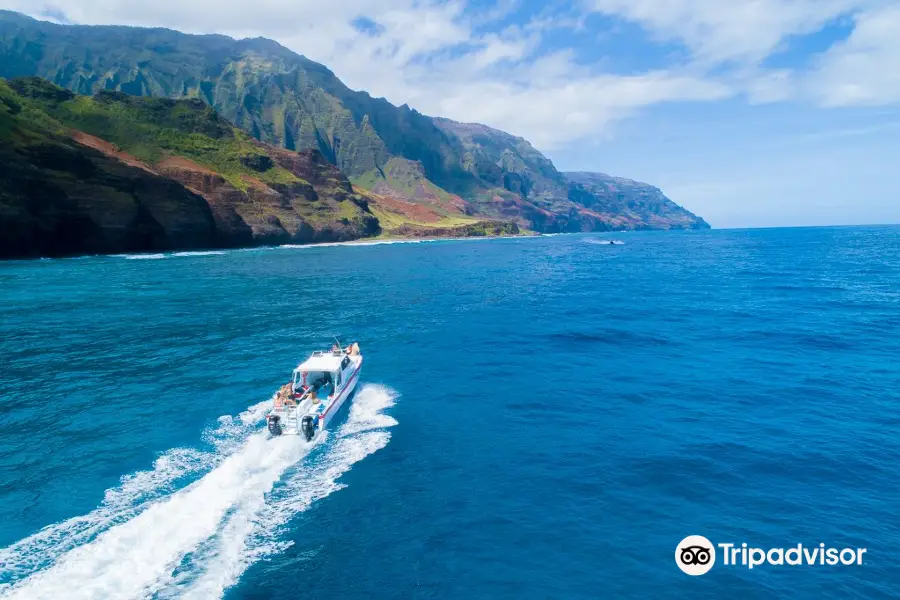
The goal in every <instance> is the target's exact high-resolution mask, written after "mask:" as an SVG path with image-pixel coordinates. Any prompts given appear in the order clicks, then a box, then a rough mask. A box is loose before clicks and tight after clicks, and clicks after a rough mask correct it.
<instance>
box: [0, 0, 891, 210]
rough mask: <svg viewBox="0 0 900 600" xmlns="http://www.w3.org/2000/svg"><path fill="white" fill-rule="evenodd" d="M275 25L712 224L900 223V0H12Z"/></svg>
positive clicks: (244, 28) (137, 21)
mask: <svg viewBox="0 0 900 600" xmlns="http://www.w3.org/2000/svg"><path fill="white" fill-rule="evenodd" d="M0 8H7V9H11V10H17V11H20V12H24V13H26V14H30V15H31V16H34V17H36V18H41V19H44V20H53V21H57V22H64V23H78V24H123V25H139V26H161V27H170V28H172V29H177V30H180V31H185V32H190V33H223V34H227V35H231V36H234V37H239V38H240V37H256V36H264V37H268V38H272V39H274V40H277V41H278V42H280V43H281V44H283V45H284V46H287V47H288V48H290V49H292V50H294V51H296V52H298V53H300V54H303V55H305V56H307V57H308V58H310V59H312V60H316V61H318V62H321V63H324V64H325V65H327V66H328V67H329V68H330V69H331V70H332V71H334V73H335V74H336V75H337V76H338V77H340V78H341V79H342V80H343V81H344V83H346V84H347V85H348V86H350V87H351V88H354V89H361V90H365V91H368V92H369V93H371V94H372V95H373V96H376V97H385V98H387V99H388V100H389V101H391V102H393V103H394V104H397V105H400V104H408V105H410V106H411V107H413V108H416V109H417V110H419V111H420V112H422V113H425V114H429V115H433V116H444V117H449V118H452V119H455V120H458V121H466V122H479V123H484V124H487V125H490V126H492V127H496V128H498V129H502V130H504V131H507V132H509V133H512V134H515V135H518V136H522V137H524V138H525V139H527V140H529V141H530V142H531V143H532V144H533V145H534V146H535V147H536V148H537V149H538V150H540V151H542V152H543V153H544V154H546V155H547V156H548V157H549V158H550V159H551V160H552V161H553V162H554V164H555V165H556V166H557V168H559V169H560V170H587V171H601V172H605V173H610V174H613V175H619V176H623V177H630V178H632V179H637V180H641V181H646V182H649V183H652V184H654V185H657V186H659V187H660V188H662V190H663V191H664V192H665V193H666V194H667V195H668V196H669V197H670V198H672V199H673V200H674V201H676V202H678V203H679V204H681V205H683V206H685V207H687V208H688V209H690V210H692V211H693V212H695V213H697V214H699V215H701V216H703V217H704V218H706V220H707V221H709V222H710V223H711V224H712V225H713V226H714V227H764V226H793V225H833V224H869V223H900V192H898V191H897V186H896V184H895V181H894V179H895V177H894V174H895V173H897V174H900V33H898V32H900V0H572V1H570V2H558V1H556V0H451V1H444V2H437V1H431V0H327V1H323V0H253V1H252V2H247V1H246V0H215V1H213V0H154V1H153V2H134V1H133V0H54V1H53V3H50V4H41V3H40V2H39V1H37V2H36V1H35V0H0Z"/></svg>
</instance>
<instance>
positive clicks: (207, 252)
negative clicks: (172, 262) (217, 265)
mask: <svg viewBox="0 0 900 600" xmlns="http://www.w3.org/2000/svg"><path fill="white" fill-rule="evenodd" d="M225 253H226V251H225V250H195V251H193V252H175V253H174V254H172V256H216V255H218V254H225Z"/></svg>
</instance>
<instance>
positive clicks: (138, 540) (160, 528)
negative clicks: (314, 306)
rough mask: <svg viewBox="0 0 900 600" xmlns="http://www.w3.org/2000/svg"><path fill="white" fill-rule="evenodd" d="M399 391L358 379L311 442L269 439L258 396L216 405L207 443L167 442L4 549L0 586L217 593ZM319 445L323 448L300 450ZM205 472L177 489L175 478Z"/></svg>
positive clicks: (328, 486) (344, 460)
mask: <svg viewBox="0 0 900 600" xmlns="http://www.w3.org/2000/svg"><path fill="white" fill-rule="evenodd" d="M395 397H396V394H395V393H394V392H393V391H391V390H390V389H388V388H385V387H382V386H372V385H370V386H365V387H363V388H361V389H360V390H359V391H358V392H357V394H356V398H355V399H354V401H353V403H352V404H351V409H350V415H349V417H348V419H347V421H346V423H344V425H343V426H341V427H340V428H339V429H338V430H337V431H335V432H330V433H329V434H328V435H326V436H324V437H323V438H321V439H320V440H318V441H317V443H316V444H309V443H307V442H305V441H304V440H303V439H302V438H300V437H297V436H284V437H280V438H274V439H269V438H268V434H267V433H266V432H265V430H264V429H261V427H260V420H261V419H262V416H263V415H264V414H265V411H266V409H267V408H268V406H269V405H270V404H269V402H263V403H260V404H257V405H255V406H252V407H250V408H249V409H248V410H247V411H245V412H244V413H242V414H241V415H239V416H238V417H237V418H235V417H221V418H220V419H219V424H218V427H216V428H215V429H213V430H211V431H209V432H207V434H206V436H205V437H206V438H207V440H208V441H210V442H211V443H212V444H213V446H214V447H215V451H213V452H200V451H196V450H190V449H176V450H171V451H169V452H167V453H166V454H164V455H163V456H161V457H160V458H159V459H158V460H157V461H156V464H154V469H153V470H151V471H146V472H139V473H135V474H133V475H129V476H127V477H125V478H123V481H122V485H121V486H120V487H118V488H115V489H113V490H110V491H108V492H107V494H106V498H105V499H104V502H103V504H102V505H101V506H100V507H99V508H98V509H97V510H95V511H93V512H91V513H89V514H88V515H85V516H82V517H76V518H73V519H69V520H67V521H64V522H61V523H58V524H56V525H51V526H49V527H47V528H45V529H43V530H41V531H40V532H38V533H36V534H35V535H33V536H30V537H28V538H25V539H23V540H21V541H19V542H17V543H15V544H13V545H12V546H9V547H8V548H5V549H3V550H0V577H2V578H3V579H7V580H9V579H12V580H14V581H15V583H14V584H11V585H10V584H8V585H6V587H5V588H0V597H3V598H27V599H40V598H73V599H75V598H111V597H115V598H147V597H151V596H158V597H173V596H189V597H196V598H212V597H219V596H221V595H222V594H223V593H224V591H225V590H226V589H227V588H228V587H229V586H231V585H233V584H234V583H235V582H236V581H237V580H238V578H239V577H240V575H241V574H242V573H243V572H244V571H245V570H246V568H247V567H248V566H250V565H251V564H253V563H254V562H256V561H257V560H259V559H261V558H263V557H266V556H271V555H272V554H274V553H277V552H279V551H281V550H282V549H283V548H285V547H286V546H287V544H285V543H284V542H281V541H279V537H280V535H281V533H283V530H284V526H285V525H286V524H287V523H288V521H289V519H290V518H291V517H292V516H293V515H295V514H297V513H299V512H302V511H304V510H306V509H307V508H308V507H309V506H310V505H311V504H312V503H313V502H314V501H316V500H318V499H321V498H324V497H326V496H328V495H329V494H331V493H332V492H334V491H335V490H338V489H340V488H341V487H342V485H341V484H339V483H338V482H337V479H338V478H339V477H340V476H341V475H342V474H343V473H345V472H347V471H348V470H349V469H350V468H351V467H352V466H353V465H354V464H355V463H356V462H358V461H359V460H362V459H363V458H365V457H366V456H368V455H369V454H372V453H373V452H376V451H377V450H379V449H381V448H383V447H384V446H385V445H386V444H387V443H388V441H389V440H390V433H389V432H388V431H387V430H386V428H388V427H391V426H393V425H395V424H396V421H395V420H394V419H393V418H391V417H390V416H387V415H385V414H383V413H382V411H383V410H384V409H386V408H388V407H389V406H391V405H393V402H394V399H395ZM315 446H320V447H321V448H322V453H321V455H318V454H319V453H316V454H317V456H312V457H309V460H304V459H305V458H307V457H308V455H309V453H310V452H311V451H312V450H313V448H314V447H315ZM203 471H208V472H206V474H205V475H203V476H202V477H200V478H199V479H197V480H196V481H194V482H193V483H190V484H189V485H187V486H184V487H181V488H180V489H173V488H176V487H177V483H178V481H179V480H180V479H182V478H185V477H187V476H189V475H190V474H198V473H202V472H203Z"/></svg>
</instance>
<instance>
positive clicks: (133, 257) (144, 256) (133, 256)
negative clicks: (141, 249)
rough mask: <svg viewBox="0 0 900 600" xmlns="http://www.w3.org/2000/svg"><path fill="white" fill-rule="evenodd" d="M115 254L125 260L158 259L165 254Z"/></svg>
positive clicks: (164, 256)
mask: <svg viewBox="0 0 900 600" xmlns="http://www.w3.org/2000/svg"><path fill="white" fill-rule="evenodd" d="M115 256H117V257H119V258H124V259H125V260H159V259H161V258H166V255H165V254H116V255H115Z"/></svg>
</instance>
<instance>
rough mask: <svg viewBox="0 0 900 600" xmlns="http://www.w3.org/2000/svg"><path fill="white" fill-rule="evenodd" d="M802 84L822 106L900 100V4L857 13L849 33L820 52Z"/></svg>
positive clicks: (879, 103) (870, 103) (872, 103)
mask: <svg viewBox="0 0 900 600" xmlns="http://www.w3.org/2000/svg"><path fill="white" fill-rule="evenodd" d="M806 85H807V90H806V92H807V94H809V95H811V96H813V97H814V98H815V99H817V100H818V101H820V102H821V103H822V104H824V105H825V106H851V105H883V104H891V103H897V102H900V6H897V5H893V6H885V7H881V8H876V9H873V10H871V11H867V12H864V13H861V14H860V15H858V16H857V17H856V27H855V28H854V30H853V33H852V34H851V35H850V37H849V38H848V39H847V40H846V41H843V42H840V43H838V44H836V45H834V46H833V47H831V48H830V49H829V50H828V51H827V52H825V53H824V54H823V55H822V57H821V59H820V61H819V63H818V66H817V68H816V70H815V71H814V72H813V73H812V74H811V75H810V76H809V77H808V79H807V81H806Z"/></svg>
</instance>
